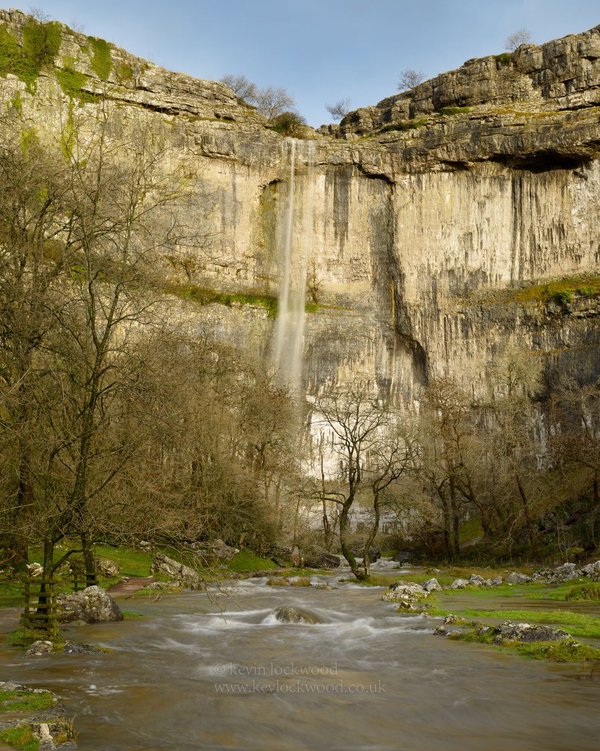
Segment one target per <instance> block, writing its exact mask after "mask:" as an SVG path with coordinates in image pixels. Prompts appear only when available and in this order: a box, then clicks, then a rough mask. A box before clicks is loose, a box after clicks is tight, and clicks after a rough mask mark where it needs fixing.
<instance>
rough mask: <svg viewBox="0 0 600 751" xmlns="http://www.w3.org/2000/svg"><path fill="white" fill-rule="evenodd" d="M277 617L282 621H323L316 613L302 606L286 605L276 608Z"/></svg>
mask: <svg viewBox="0 0 600 751" xmlns="http://www.w3.org/2000/svg"><path fill="white" fill-rule="evenodd" d="M275 618H276V619H277V620H278V621H280V623H322V622H323V621H322V620H321V619H320V618H319V616H318V615H315V613H311V612H310V610H304V609H302V608H294V607H291V606H289V605H288V606H284V607H280V608H277V610H275Z"/></svg>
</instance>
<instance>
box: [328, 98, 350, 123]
mask: <svg viewBox="0 0 600 751" xmlns="http://www.w3.org/2000/svg"><path fill="white" fill-rule="evenodd" d="M325 109H326V110H327V112H329V114H330V115H331V117H333V119H334V120H336V121H337V120H342V119H343V118H344V117H345V116H346V115H347V114H348V112H350V100H349V99H340V100H339V101H338V102H336V103H335V104H327V105H325Z"/></svg>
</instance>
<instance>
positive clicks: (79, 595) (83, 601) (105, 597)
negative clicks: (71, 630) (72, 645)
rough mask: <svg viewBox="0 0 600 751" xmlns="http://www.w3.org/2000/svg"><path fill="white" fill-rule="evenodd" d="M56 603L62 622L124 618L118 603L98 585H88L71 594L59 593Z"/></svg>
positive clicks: (103, 620)
mask: <svg viewBox="0 0 600 751" xmlns="http://www.w3.org/2000/svg"><path fill="white" fill-rule="evenodd" d="M56 604H57V610H58V619H59V621H61V622H62V623H71V622H72V621H84V622H85V623H104V622H108V621H122V620H123V614H122V613H121V611H120V609H119V606H118V605H117V603H116V602H115V601H114V600H113V598H112V597H111V596H110V595H109V594H108V593H107V592H105V591H104V590H103V589H101V588H100V587H96V586H93V587H86V588H85V589H82V590H81V591H80V592H73V593H72V594H69V595H66V594H65V595H58V597H57V598H56Z"/></svg>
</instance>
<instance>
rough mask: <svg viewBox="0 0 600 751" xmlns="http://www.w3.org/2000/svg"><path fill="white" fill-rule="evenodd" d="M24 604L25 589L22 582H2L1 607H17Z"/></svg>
mask: <svg viewBox="0 0 600 751" xmlns="http://www.w3.org/2000/svg"><path fill="white" fill-rule="evenodd" d="M22 605H23V589H22V587H21V583H20V582H16V581H2V582H0V608H16V607H22Z"/></svg>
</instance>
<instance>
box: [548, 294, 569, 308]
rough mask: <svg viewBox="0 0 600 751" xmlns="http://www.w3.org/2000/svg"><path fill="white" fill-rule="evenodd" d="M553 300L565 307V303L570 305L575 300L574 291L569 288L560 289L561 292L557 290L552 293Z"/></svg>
mask: <svg viewBox="0 0 600 751" xmlns="http://www.w3.org/2000/svg"><path fill="white" fill-rule="evenodd" d="M552 302H555V303H556V304H557V305H562V306H563V307H564V306H565V305H569V304H570V303H572V302H573V293H572V292H570V291H569V290H560V291H559V292H555V293H554V294H553V295H552Z"/></svg>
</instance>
